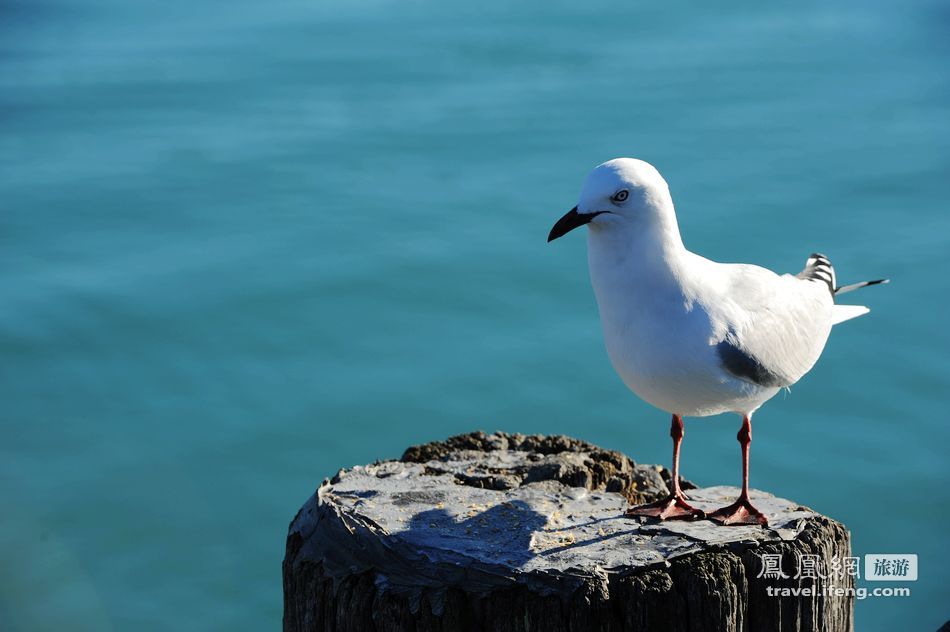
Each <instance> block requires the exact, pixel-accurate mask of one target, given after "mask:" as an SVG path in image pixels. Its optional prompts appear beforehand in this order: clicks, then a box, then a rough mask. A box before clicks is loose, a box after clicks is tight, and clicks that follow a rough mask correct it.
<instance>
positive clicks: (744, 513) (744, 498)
mask: <svg viewBox="0 0 950 632" xmlns="http://www.w3.org/2000/svg"><path fill="white" fill-rule="evenodd" d="M736 438H737V439H738V440H739V445H741V446H742V492H741V493H740V494H739V498H738V499H736V502H734V503H732V504H731V505H729V506H727V507H723V508H722V509H717V510H716V511H714V512H712V513H711V514H709V519H710V520H715V521H716V522H718V523H719V524H723V525H729V524H760V525H762V526H763V527H766V526H768V524H769V521H768V518H766V517H765V514H763V513H762V512H761V511H759V510H758V509H756V508H755V507H753V506H752V502H751V501H750V500H749V446H750V445H751V444H752V417H751V415H746V416H745V417H743V418H742V428H740V429H739V434H738V435H736Z"/></svg>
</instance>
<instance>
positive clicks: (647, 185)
mask: <svg viewBox="0 0 950 632" xmlns="http://www.w3.org/2000/svg"><path fill="white" fill-rule="evenodd" d="M584 225H586V226H587V227H588V228H589V231H588V235H587V258H588V266H589V268H590V279H591V284H592V285H593V287H594V294H595V296H596V298H597V306H598V309H599V311H600V321H601V326H602V327H603V331H604V340H605V343H606V347H607V355H608V356H609V357H610V361H611V363H612V364H613V367H614V369H615V370H616V371H617V373H618V374H619V375H620V378H621V379H622V380H623V382H624V384H626V385H627V387H628V388H630V390H632V391H633V392H634V393H635V394H636V395H637V396H638V397H640V398H641V399H643V400H644V401H646V402H647V403H649V404H651V405H653V406H655V407H656V408H659V409H661V410H663V411H666V412H667V413H670V414H672V416H673V419H672V423H671V426H670V436H671V437H672V439H673V470H672V480H673V484H672V490H671V492H670V494H669V496H668V497H667V498H664V499H662V500H660V501H657V502H654V503H649V504H646V505H639V506H636V507H631V508H629V509H628V510H627V512H626V515H627V516H649V517H655V518H659V519H660V520H665V519H685V520H696V519H701V518H709V519H711V520H714V521H716V522H718V523H720V524H725V525H732V524H753V525H755V524H758V525H762V526H767V525H768V518H767V517H766V516H765V515H764V514H763V513H762V512H761V511H759V510H758V509H756V508H755V507H754V506H753V505H752V502H751V501H750V499H749V447H750V444H751V443H752V414H753V413H754V412H755V411H756V410H758V409H759V407H760V406H762V404H764V403H765V402H766V401H768V400H769V399H771V398H772V397H774V396H775V394H776V393H778V392H779V391H780V390H781V389H783V388H788V387H790V386H791V385H792V384H794V383H795V382H797V381H798V380H800V379H801V378H802V376H803V375H805V374H806V373H807V372H808V371H809V370H810V369H811V368H812V367H813V366H814V365H815V362H817V360H818V357H819V356H820V355H821V352H822V350H823V349H824V347H825V342H826V341H827V340H828V335H829V334H830V333H831V328H832V326H833V325H837V324H838V323H842V322H844V321H846V320H851V319H852V318H857V317H858V316H862V315H864V314H867V313H868V312H869V311H870V310H869V309H868V308H867V307H863V306H859V305H836V304H835V299H836V297H838V296H840V295H842V294H845V293H847V292H851V291H854V290H857V289H860V288H863V287H866V286H869V285H876V284H879V283H887V282H888V280H887V279H878V280H875V281H862V282H860V283H854V284H851V285H845V286H838V285H837V282H836V277H835V270H834V268H833V267H832V265H831V262H830V261H829V260H828V258H827V257H826V256H824V255H822V254H818V253H815V254H812V255H811V256H810V257H808V259H807V261H806V262H805V268H804V269H803V270H802V271H801V272H799V273H798V274H783V275H778V274H776V273H774V272H772V271H770V270H766V269H765V268H761V267H759V266H756V265H750V264H742V263H718V262H715V261H711V260H709V259H706V258H705V257H702V256H700V255H698V254H695V253H693V252H690V251H689V250H687V249H686V247H685V246H684V245H683V240H682V238H681V237H680V231H679V227H678V225H677V222H676V213H675V211H674V209H673V199H672V197H671V196H670V189H669V186H668V185H667V183H666V181H665V180H664V179H663V177H662V176H661V175H660V173H659V171H657V170H656V168H655V167H653V166H652V165H650V164H649V163H647V162H644V161H642V160H637V159H634V158H617V159H614V160H610V161H608V162H605V163H603V164H602V165H599V166H598V167H596V168H595V169H594V170H593V171H592V172H591V173H590V175H588V176H587V180H586V181H585V182H584V186H583V188H582V190H581V194H580V199H579V201H578V203H577V206H575V207H574V208H572V209H571V210H570V211H568V212H567V214H566V215H564V216H563V217H561V219H559V220H558V221H557V223H555V224H554V227H553V228H552V229H551V232H550V234H549V235H548V242H551V241H554V240H555V239H558V238H559V237H562V236H564V235H566V234H567V233H569V232H570V231H572V230H574V229H575V228H578V227H580V226H584ZM720 413H736V414H738V415H740V416H741V417H742V426H741V428H740V430H739V434H738V435H737V438H738V440H739V445H740V446H741V454H742V491H741V493H740V494H739V497H738V499H736V501H735V502H734V503H732V504H731V505H729V506H727V507H723V508H721V509H718V510H716V511H714V512H712V513H711V514H709V515H708V516H707V515H706V514H705V513H704V512H703V511H701V510H699V509H696V508H694V507H693V506H691V505H690V504H689V502H688V498H687V497H686V495H685V494H684V493H683V490H682V489H681V486H680V477H679V455H680V444H681V443H682V440H683V436H684V434H685V430H684V424H683V417H706V416H709V415H717V414H720Z"/></svg>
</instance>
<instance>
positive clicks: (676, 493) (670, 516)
mask: <svg viewBox="0 0 950 632" xmlns="http://www.w3.org/2000/svg"><path fill="white" fill-rule="evenodd" d="M685 434H686V432H685V430H684V429H683V418H682V417H680V416H679V415H673V421H672V422H671V424H670V437H672V438H673V490H672V491H671V492H670V495H669V496H667V497H666V498H664V499H662V500H658V501H656V502H653V503H649V504H646V505H637V506H636V507H631V508H630V509H628V510H627V512H626V513H625V514H624V515H625V516H649V517H652V518H659V519H660V520H696V519H697V518H702V517H704V516H705V514H704V513H703V512H702V511H701V510H699V509H696V508H694V507H692V506H690V504H689V503H688V502H686V494H684V493H683V490H682V489H680V443H682V442H683V436H684V435H685Z"/></svg>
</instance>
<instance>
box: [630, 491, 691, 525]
mask: <svg viewBox="0 0 950 632" xmlns="http://www.w3.org/2000/svg"><path fill="white" fill-rule="evenodd" d="M623 515H624V516H625V517H627V518H633V517H635V516H647V517H649V518H659V519H660V520H700V519H702V518H705V517H706V514H705V513H704V512H703V510H702V509H696V508H695V507H693V506H692V505H690V504H689V503H688V502H686V496H684V495H683V494H679V495H677V494H670V495H669V496H667V497H666V498H663V499H662V500H658V501H656V502H652V503H647V504H645V505H637V506H636V507H630V508H629V509H627V511H626V512H624V514H623Z"/></svg>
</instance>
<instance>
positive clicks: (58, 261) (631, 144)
mask: <svg viewBox="0 0 950 632" xmlns="http://www.w3.org/2000/svg"><path fill="white" fill-rule="evenodd" d="M632 4H633V3H619V2H618V3H606V2H600V1H596V2H585V3H578V2H551V1H548V2H524V3H510V2H509V3H495V4H484V3H471V2H434V1H432V2H423V1H408V2H398V3H397V2H380V1H374V0H367V1H361V2H354V1H343V0H340V1H333V2H320V1H316V0H313V1H310V2H300V1H295V0H292V1H289V2H282V3H261V2H250V1H247V0H231V1H229V2H223V1H222V2H204V3H195V2H186V1H184V0H176V1H168V0H166V1H162V2H157V1H151V2H146V1H143V2H124V1H119V0H112V1H106V0H84V1H79V0H14V1H12V2H5V3H4V4H3V7H4V8H3V15H2V16H0V243H2V246H0V297H2V301H0V349H2V365H0V366H2V368H0V372H2V373H0V402H2V406H0V411H2V412H0V504H2V516H0V627H2V628H3V629H4V630H46V629H71V630H83V629H88V630H129V629H138V630H151V629H154V630H164V629H196V630H198V629H200V630H215V629H225V628H229V629H246V630H264V629H276V628H277V627H278V626H279V619H280V615H281V607H282V606H281V584H280V562H281V558H282V555H283V545H284V536H285V533H286V528H287V524H288V522H289V521H290V519H291V518H292V517H293V516H294V513H295V512H296V510H297V508H298V507H299V506H300V504H301V503H302V502H303V501H304V500H305V499H306V498H307V497H308V496H309V495H310V494H311V493H312V491H313V490H314V488H315V487H316V486H317V485H318V484H319V482H320V481H321V479H322V478H323V477H324V476H327V475H331V474H332V473H333V472H334V471H335V470H336V469H337V468H339V467H342V466H348V465H352V464H356V463H365V462H368V461H372V460H373V459H377V458H388V457H397V456H399V454H400V453H401V451H402V449H403V448H404V447H405V446H407V445H409V444H412V443H417V442H423V441H427V440H431V439H436V438H441V437H445V436H447V435H450V434H453V433H458V432H464V431H468V430H472V429H476V428H483V429H486V430H493V429H503V430H507V431H520V432H541V433H567V434H571V435H575V436H579V437H582V438H584V439H588V440H590V441H593V442H596V443H598V444H601V445H604V446H607V447H610V448H616V449H620V450H623V451H625V452H626V453H628V454H630V455H632V456H633V457H635V458H636V459H638V460H641V461H645V462H659V463H666V462H667V460H668V458H669V438H668V435H667V427H668V426H667V424H668V419H667V416H666V415H665V414H663V413H661V412H659V411H657V410H654V409H652V408H650V407H649V406H647V405H646V404H643V403H641V402H640V401H638V400H637V399H636V397H635V396H634V395H632V394H631V393H629V392H628V391H627V390H626V389H625V388H624V387H623V385H622V384H621V383H620V381H619V379H618V378H617V377H616V376H615V375H614V373H613V371H612V369H611V367H610V365H609V362H608V360H607V358H606V355H605V353H604V350H603V346H602V340H601V334H600V331H599V324H598V321H597V313H596V306H595V304H594V301H593V297H592V294H591V290H590V287H589V282H588V279H587V269H586V255H585V243H584V242H585V240H584V237H583V235H582V234H572V235H570V236H568V237H567V238H565V239H563V240H561V241H559V242H557V243H555V244H552V245H548V244H546V243H545V236H546V234H547V231H548V229H549V228H550V225H551V224H552V223H553V221H554V220H555V219H556V218H557V217H559V216H560V215H561V214H562V213H563V212H564V211H566V210H567V209H569V208H570V207H571V206H572V205H573V204H574V203H575V201H576V196H577V193H578V191H579V188H580V184H581V181H582V179H583V177H584V175H585V174H586V172H587V170H588V169H589V168H591V167H592V166H594V165H595V164H597V163H599V162H601V161H603V160H606V159H609V158H612V157H615V156H621V155H632V156H637V157H641V158H645V159H647V160H649V161H650V162H652V163H654V164H655V165H657V166H658V167H659V169H660V170H661V171H662V173H663V174H664V175H665V176H666V178H667V180H668V181H669V182H670V185H671V187H672V192H673V196H674V199H675V201H676V204H677V209H678V212H679V216H680V223H681V227H682V230H683V234H684V239H685V241H686V244H687V246H689V247H691V248H693V249H694V250H697V251H699V252H701V253H702V254H704V255H706V256H709V257H711V258H714V259H718V260H723V261H748V262H754V263H758V264H761V265H765V266H768V267H771V268H773V269H775V270H778V271H797V270H799V269H800V268H801V266H802V264H803V262H804V259H805V257H806V256H807V255H808V254H809V253H810V252H812V251H815V250H818V251H822V252H825V253H827V254H828V255H829V256H830V257H831V259H832V260H833V262H834V263H835V265H836V267H837V269H838V272H839V277H840V279H841V280H842V281H844V282H849V281H854V280H860V279H864V278H873V277H878V276H883V275H887V276H890V277H891V278H892V279H893V283H892V284H891V285H890V286H886V287H883V288H873V289H868V290H866V291H864V292H862V293H860V294H854V295H849V296H848V297H847V298H848V299H851V298H852V297H853V299H854V301H860V302H861V303H864V304H867V305H869V306H871V307H872V310H873V311H872V314H871V315H870V316H868V317H865V318H862V319H860V320H858V321H855V322H851V323H848V324H847V325H843V326H841V327H839V328H836V329H835V331H834V333H833V336H832V339H831V341H830V343H829V345H828V347H827V349H826V351H825V354H824V356H823V357H822V359H821V361H820V362H819V364H818V365H817V367H816V368H815V369H814V371H812V373H811V374H809V375H808V376H807V377H806V378H805V379H803V380H802V381H801V382H800V383H799V384H798V385H796V386H795V387H793V388H792V390H791V393H790V394H789V395H787V396H785V395H780V396H778V397H777V398H775V399H774V400H773V401H772V402H770V403H769V404H767V405H766V406H765V407H764V408H763V409H762V410H761V411H760V413H759V414H758V415H757V417H756V425H755V443H754V445H753V452H752V454H753V462H752V483H753V486H755V487H758V488H762V489H766V490H769V491H772V492H774V493H776V494H779V495H782V496H785V497H789V498H793V499H796V500H798V501H800V502H802V503H806V504H808V505H810V506H812V507H814V508H815V509H817V510H819V511H822V512H825V513H827V514H829V515H831V516H833V517H835V518H837V519H839V520H841V521H843V522H845V523H846V524H847V525H848V527H849V528H850V529H851V531H852V534H853V538H854V550H855V552H856V553H857V554H861V555H863V554H864V553H905V552H906V553H917V554H918V555H919V556H920V580H919V581H918V582H916V583H914V584H911V585H910V586H911V588H912V590H913V594H912V596H911V597H910V598H906V599H884V598H878V599H868V600H866V601H864V602H861V603H859V604H858V610H857V616H858V627H857V629H859V630H894V629H908V630H910V629H914V630H933V629H936V628H937V627H939V625H940V624H942V623H943V622H944V621H945V620H946V619H947V618H948V617H950V608H948V603H950V599H948V588H947V586H948V582H950V571H948V569H950V556H948V553H947V543H946V533H947V524H948V522H947V520H948V518H950V516H948V492H947V475H948V459H947V446H948V445H950V436H948V435H950V432H948V424H947V422H946V415H947V403H948V402H947V396H948V393H950V383H948V381H950V380H948V360H947V358H948V350H950V335H948V333H947V332H948V328H947V326H946V324H945V323H946V318H947V308H948V305H950V302H948V290H950V281H948V279H950V275H948V272H950V265H948V264H950V254H948V245H950V244H948V241H950V239H948V236H950V214H948V212H947V200H948V198H950V178H948V175H950V81H948V73H947V68H948V53H950V38H948V37H947V31H948V25H950V10H948V8H947V6H946V4H944V3H941V2H936V1H928V0H899V1H898V0H891V1H875V0H864V1H861V2H858V1H854V2H846V1H840V0H836V1H832V2H796V3H788V4H787V5H785V6H781V7H777V6H766V5H763V4H762V3H747V4H744V5H742V6H735V5H731V6H725V7H724V6H717V7H715V8H710V9H704V8H698V7H696V6H691V5H688V4H686V3H678V2H673V3H663V6H662V8H659V7H658V8H654V9H648V8H637V7H634V6H632ZM686 428H687V438H686V441H685V444H684V449H683V471H684V474H685V475H686V476H688V477H689V478H691V479H693V480H695V481H697V482H700V483H702V484H737V483H738V475H739V463H738V449H737V445H736V441H735V432H736V430H737V429H738V420H737V419H735V418H733V417H718V418H712V419H708V420H687V425H686Z"/></svg>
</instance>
